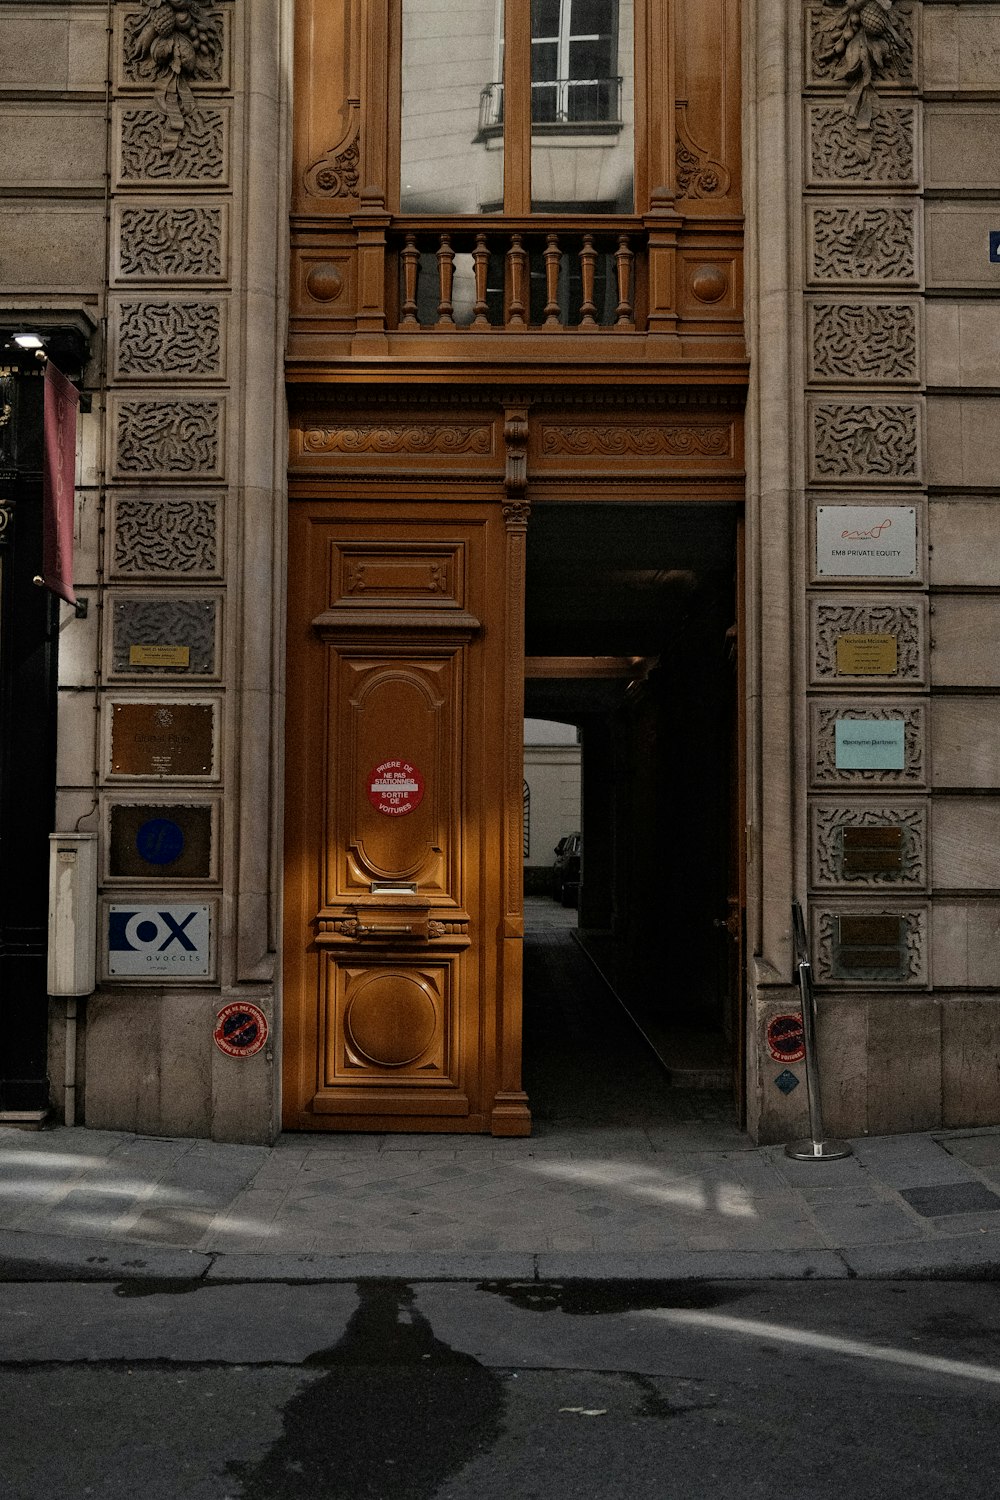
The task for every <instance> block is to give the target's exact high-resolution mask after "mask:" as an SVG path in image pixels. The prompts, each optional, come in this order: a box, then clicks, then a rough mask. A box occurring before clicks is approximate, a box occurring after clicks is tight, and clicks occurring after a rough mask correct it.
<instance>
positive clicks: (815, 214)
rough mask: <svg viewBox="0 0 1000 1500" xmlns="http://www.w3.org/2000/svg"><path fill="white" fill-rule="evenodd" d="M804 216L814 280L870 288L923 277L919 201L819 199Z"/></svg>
mask: <svg viewBox="0 0 1000 1500" xmlns="http://www.w3.org/2000/svg"><path fill="white" fill-rule="evenodd" d="M806 217H807V224H808V236H807V245H808V251H809V270H808V277H809V280H810V282H811V283H814V284H816V285H846V286H850V285H855V284H857V285H859V286H864V287H865V288H866V290H869V291H870V290H871V289H872V284H873V283H874V284H875V285H878V286H895V285H903V286H913V285H915V284H916V283H917V281H918V280H919V268H918V264H917V218H916V206H915V205H912V204H906V203H901V204H892V205H885V204H881V203H880V204H874V203H828V202H824V201H819V202H812V203H809V204H807V206H806Z"/></svg>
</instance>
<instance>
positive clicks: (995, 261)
mask: <svg viewBox="0 0 1000 1500" xmlns="http://www.w3.org/2000/svg"><path fill="white" fill-rule="evenodd" d="M990 263H991V264H992V265H994V266H998V265H1000V229H991V230H990Z"/></svg>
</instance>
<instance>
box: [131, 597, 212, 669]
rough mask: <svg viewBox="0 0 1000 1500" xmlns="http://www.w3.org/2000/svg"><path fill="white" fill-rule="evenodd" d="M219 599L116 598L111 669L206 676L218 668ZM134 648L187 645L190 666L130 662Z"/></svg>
mask: <svg viewBox="0 0 1000 1500" xmlns="http://www.w3.org/2000/svg"><path fill="white" fill-rule="evenodd" d="M217 613H218V604H217V601H216V600H215V599H206V598H204V597H200V596H196V595H192V594H183V595H171V596H164V597H159V598H158V597H155V596H154V597H152V598H148V597H147V598H143V599H136V598H124V599H115V601H114V603H113V606H112V613H111V618H112V628H111V669H112V671H113V672H114V673H115V674H116V675H122V674H124V673H127V674H132V673H136V674H141V675H142V676H143V677H154V676H158V675H162V674H163V673H167V674H170V675H173V674H175V673H176V672H178V671H179V670H180V671H183V672H184V674H185V675H196V676H203V675H207V674H210V673H213V672H215V671H216V670H217V667H216V647H215V637H216V616H217ZM133 646H187V647H188V649H189V659H188V664H187V666H186V667H183V668H178V667H173V666H143V667H136V666H134V665H133V664H132V663H131V661H130V651H131V648H132V647H133Z"/></svg>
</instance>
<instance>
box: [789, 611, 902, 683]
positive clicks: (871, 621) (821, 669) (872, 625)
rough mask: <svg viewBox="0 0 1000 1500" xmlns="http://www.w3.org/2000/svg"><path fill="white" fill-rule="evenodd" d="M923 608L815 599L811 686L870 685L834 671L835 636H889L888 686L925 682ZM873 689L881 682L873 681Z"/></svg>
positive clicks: (868, 679)
mask: <svg viewBox="0 0 1000 1500" xmlns="http://www.w3.org/2000/svg"><path fill="white" fill-rule="evenodd" d="M924 608H925V606H924V604H923V601H922V600H919V599H906V600H894V601H891V600H885V599H875V598H872V597H870V596H867V597H864V598H860V599H857V598H856V599H851V598H849V597H848V598H845V597H844V596H843V595H841V594H836V595H829V596H824V597H823V598H819V599H816V598H814V599H813V600H812V601H811V609H810V612H811V615H812V661H813V668H812V680H813V682H814V684H816V685H817V686H819V687H831V686H835V685H836V684H837V683H838V682H841V683H842V682H852V681H855V682H873V678H872V677H870V676H864V675H858V676H856V677H853V678H852V677H851V676H848V675H843V674H839V673H838V672H837V640H838V637H840V636H842V635H891V636H893V637H894V638H895V641H896V672H895V675H894V676H893V678H892V681H893V682H900V683H905V684H906V685H907V686H910V687H912V686H919V685H920V684H921V683H922V682H923V680H924V633H925V632H924ZM878 686H879V688H880V689H881V688H882V687H883V686H885V682H884V679H881V678H879V679H878Z"/></svg>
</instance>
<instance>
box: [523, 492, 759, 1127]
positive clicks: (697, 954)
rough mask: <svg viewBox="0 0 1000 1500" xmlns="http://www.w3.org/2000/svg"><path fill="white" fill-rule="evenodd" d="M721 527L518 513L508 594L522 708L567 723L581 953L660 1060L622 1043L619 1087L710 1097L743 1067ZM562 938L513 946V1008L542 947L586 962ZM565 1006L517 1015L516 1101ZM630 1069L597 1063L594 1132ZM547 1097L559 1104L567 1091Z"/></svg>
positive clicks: (731, 672) (683, 514)
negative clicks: (523, 1031) (658, 1083)
mask: <svg viewBox="0 0 1000 1500" xmlns="http://www.w3.org/2000/svg"><path fill="white" fill-rule="evenodd" d="M738 518H739V512H738V507H736V506H734V505H729V504H706V503H700V504H683V503H673V502H672V503H669V504H655V505H654V504H621V505H609V504H603V503H600V504H575V503H567V504H562V503H560V504H548V505H546V504H541V505H537V506H535V507H534V508H533V510H532V516H531V522H530V525H529V528H528V554H527V555H528V569H527V592H526V605H527V608H526V658H527V661H526V668H525V712H526V714H528V715H529V716H531V717H538V718H548V719H554V720H561V721H563V722H565V723H571V724H575V725H577V726H578V728H579V729H580V738H581V745H582V816H581V830H582V835H583V843H582V860H581V873H580V888H579V939H580V942H582V944H583V945H584V947H585V948H586V951H587V955H589V957H590V959H592V960H593V962H594V963H596V964H597V965H598V966H599V967H600V969H601V971H602V972H603V973H604V975H605V976H606V977H607V979H608V981H609V983H610V985H611V986H612V987H613V991H614V994H616V995H617V996H618V997H619V999H620V1001H621V1003H622V1004H623V1005H624V1006H625V1007H626V1008H627V1011H628V1013H629V1014H630V1015H631V1016H632V1017H633V1019H634V1021H635V1023H636V1025H637V1026H638V1027H639V1028H640V1029H641V1033H644V1034H645V1035H646V1036H647V1037H648V1038H650V1040H651V1041H652V1043H653V1045H654V1047H655V1051H656V1053H658V1054H659V1057H660V1059H661V1062H662V1064H663V1067H662V1068H658V1064H657V1062H656V1059H655V1057H652V1058H650V1057H648V1049H646V1048H645V1044H644V1043H643V1042H642V1039H641V1035H637V1038H636V1041H635V1042H633V1043H630V1044H629V1045H630V1046H631V1047H632V1048H633V1052H632V1054H631V1055H632V1057H633V1058H634V1066H635V1068H636V1070H637V1071H636V1078H639V1077H640V1076H643V1077H645V1076H647V1075H648V1074H649V1069H653V1070H658V1071H659V1073H660V1077H661V1078H662V1077H666V1079H667V1082H668V1085H672V1086H674V1087H684V1088H694V1089H696V1090H699V1091H700V1090H702V1089H705V1088H707V1089H710V1090H713V1091H717V1092H718V1093H719V1094H720V1095H721V1096H722V1098H724V1099H728V1098H730V1097H731V1095H732V1092H733V1089H734V1084H735V1083H736V1082H737V1081H738V1078H739V1075H740V1070H741V1066H742V1057H741V1051H742V1047H741V1025H740V1016H741V1006H742V973H741V962H740V932H741V926H740V917H741V910H740V908H741V890H740V885H741V859H740V853H741V851H740V840H739V826H740V821H741V820H740V817H739V811H738V809H739V805H740V793H739V764H738V753H739V750H738V747H739V726H738V710H737V703H738V662H739V643H738V639H737V628H736V627H737V609H738V606H737V597H738V580H737V568H738V557H737V548H738ZM529 927H530V920H529ZM568 945H572V946H573V947H576V942H575V940H574V938H573V937H572V936H571V935H570V934H568V933H567V934H565V935H564V936H563V935H560V936H556V935H555V934H539V935H538V936H537V937H536V938H532V939H529V942H528V944H527V951H526V972H527V976H528V977H527V978H526V984H525V989H526V1010H527V1009H528V1007H529V999H528V996H529V995H530V994H531V991H532V985H533V984H534V983H535V982H536V981H538V980H539V978H540V970H539V965H541V967H542V969H544V967H545V964H546V961H547V960H546V959H545V956H544V954H545V952H546V951H547V950H549V949H558V950H559V955H560V956H559V958H558V966H565V967H567V969H568V970H572V973H573V975H574V979H573V980H572V982H571V983H570V991H572V990H573V989H574V987H575V986H576V985H577V976H580V975H582V974H583V973H584V972H585V971H586V969H587V968H588V967H589V964H588V958H587V956H585V955H584V954H583V953H580V952H579V951H577V953H576V954H571V952H570V948H569V946H568ZM549 962H556V960H555V959H553V958H552V957H551V955H550V959H549ZM549 977H550V978H551V977H552V976H549ZM579 983H580V984H581V985H583V981H582V979H581V980H580V981H579ZM588 983H589V985H590V986H593V985H595V984H596V985H600V980H599V979H597V978H596V976H593V973H592V970H591V976H589V977H588ZM549 987H550V988H554V986H549ZM583 987H584V988H585V989H586V988H587V986H585V985H584V986H583ZM588 993H592V989H589V990H588ZM611 1003H612V1004H614V1000H613V998H612V1002H611ZM589 1008H591V1007H590V1002H588V1009H589ZM582 1014H583V1013H582V1012H580V1011H579V1010H578V1009H576V1008H575V1001H574V1000H573V998H572V995H571V994H569V995H567V999H566V1012H565V1013H564V1014H563V1015H562V1017H561V1019H560V1020H559V1021H557V1022H555V1021H552V1020H551V1018H550V1020H549V1021H548V1022H546V1024H548V1025H551V1026H552V1028H553V1029H552V1032H551V1035H550V1036H549V1037H548V1038H547V1039H546V1040H544V1041H543V1040H542V1038H541V1036H540V1035H539V1034H538V1033H537V1032H533V1030H532V1028H535V1027H536V1026H538V1025H541V1022H540V1021H538V1020H537V1019H536V1020H533V1021H530V1022H529V1023H526V1024H527V1025H528V1027H529V1029H528V1031H527V1035H526V1044H525V1069H526V1077H527V1079H528V1084H527V1086H528V1091H529V1096H531V1094H532V1090H531V1072H532V1070H533V1069H534V1068H535V1067H536V1059H534V1058H533V1052H534V1051H535V1048H536V1047H538V1046H542V1047H544V1049H545V1050H546V1051H548V1050H549V1049H550V1047H551V1048H553V1049H555V1050H556V1051H557V1052H558V1051H559V1049H560V1048H562V1049H564V1063H565V1066H566V1068H567V1071H568V1072H570V1073H572V1072H573V1070H574V1068H575V1066H576V1065H575V1063H574V1062H573V1056H574V1053H573V1047H574V1045H575V1043H574V1042H573V1038H574V1036H576V1037H582V1033H583V1031H584V1030H585V1029H589V1023H585V1022H584V1021H583V1019H582ZM626 1024H627V1023H626ZM596 1045H597V1046H598V1047H599V1048H602V1050H606V1049H604V1043H603V1039H602V1038H601V1036H600V1030H599V1028H598V1035H597V1041H596ZM616 1045H617V1043H616ZM636 1046H638V1048H639V1051H635V1050H634V1049H635V1047H636ZM566 1049H568V1050H566ZM640 1059H641V1060H640ZM632 1066H633V1063H632V1062H628V1063H626V1061H625V1060H624V1058H623V1059H620V1060H615V1061H614V1063H612V1062H611V1061H610V1060H609V1062H608V1067H607V1072H608V1073H609V1074H610V1073H613V1074H615V1075H618V1074H623V1075H624V1076H621V1077H619V1078H618V1080H617V1083H616V1082H615V1081H614V1080H613V1079H611V1078H608V1079H606V1080H604V1081H603V1082H602V1083H601V1084H600V1085H596V1086H595V1085H594V1084H593V1083H591V1085H590V1087H592V1088H594V1087H596V1088H597V1091H598V1092H597V1095H596V1096H595V1097H594V1099H593V1106H592V1107H593V1108H594V1109H595V1110H598V1109H599V1108H601V1107H602V1104H603V1108H604V1110H605V1113H604V1116H603V1118H604V1119H605V1121H608V1120H610V1119H611V1118H613V1117H615V1115H616V1111H619V1110H621V1109H624V1108H626V1106H627V1095H628V1091H629V1088H630V1086H631V1083H632V1080H631V1079H630V1078H629V1076H628V1074H629V1070H630V1069H631V1067H632ZM664 1070H665V1072H664ZM591 1076H592V1075H591ZM649 1076H652V1075H649ZM554 1087H555V1088H556V1090H557V1093H558V1095H559V1097H560V1099H561V1100H562V1102H561V1103H560V1104H559V1108H563V1107H565V1106H566V1104H567V1102H568V1101H567V1099H566V1098H565V1097H564V1096H565V1094H566V1090H567V1089H568V1088H569V1087H570V1085H569V1084H568V1083H566V1084H563V1083H560V1082H558V1081H555V1083H554ZM737 1093H738V1090H737ZM720 1102H721V1100H720ZM533 1106H534V1107H535V1108H536V1109H537V1108H538V1107H539V1100H538V1099H537V1098H533ZM588 1107H589V1106H588ZM728 1107H729V1109H730V1111H731V1112H732V1111H734V1110H735V1107H736V1106H735V1105H734V1104H729V1106H728ZM730 1117H732V1113H731V1116H730Z"/></svg>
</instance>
